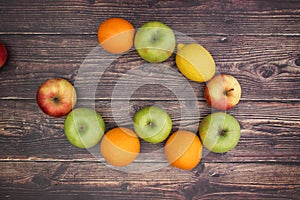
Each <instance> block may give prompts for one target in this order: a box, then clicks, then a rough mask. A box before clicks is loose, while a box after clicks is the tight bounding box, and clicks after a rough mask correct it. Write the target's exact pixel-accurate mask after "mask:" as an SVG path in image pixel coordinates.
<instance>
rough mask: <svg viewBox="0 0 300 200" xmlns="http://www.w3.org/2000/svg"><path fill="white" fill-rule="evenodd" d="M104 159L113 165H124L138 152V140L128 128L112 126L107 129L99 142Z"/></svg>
mask: <svg viewBox="0 0 300 200" xmlns="http://www.w3.org/2000/svg"><path fill="white" fill-rule="evenodd" d="M100 152H101V154H102V156H103V157H104V159H105V160H106V161H107V162H108V163H109V164H111V165H113V166H126V165H129V164H130V163H132V162H133V161H134V160H135V159H136V157H137V156H138V154H139V153H140V141H139V139H138V137H137V135H136V134H135V133H134V132H133V131H132V130H130V129H128V128H114V129H112V130H110V131H108V132H107V133H106V134H105V135H104V137H103V139H102V141H101V144H100Z"/></svg>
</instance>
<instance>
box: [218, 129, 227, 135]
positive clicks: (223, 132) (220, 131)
mask: <svg viewBox="0 0 300 200" xmlns="http://www.w3.org/2000/svg"><path fill="white" fill-rule="evenodd" d="M218 134H219V135H220V136H224V135H225V134H226V131H225V130H221V129H220V130H219V131H218Z"/></svg>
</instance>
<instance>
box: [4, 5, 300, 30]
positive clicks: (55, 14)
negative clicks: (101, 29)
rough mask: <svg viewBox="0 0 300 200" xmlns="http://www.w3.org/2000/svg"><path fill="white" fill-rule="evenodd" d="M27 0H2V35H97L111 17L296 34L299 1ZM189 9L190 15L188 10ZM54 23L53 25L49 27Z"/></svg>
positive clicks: (189, 26) (139, 22) (175, 25)
mask: <svg viewBox="0 0 300 200" xmlns="http://www.w3.org/2000/svg"><path fill="white" fill-rule="evenodd" d="M90 2H91V1H88V0H86V1H80V2H73V1H72V2H71V1H51V2H46V3H45V2H44V1H42V0H40V1H31V2H30V6H28V2H20V1H17V0H11V1H1V2H0V18H1V19H2V20H1V30H0V32H1V34H24V33H25V34H95V33H96V32H97V28H98V26H99V24H100V23H101V22H102V21H103V20H105V19H107V18H109V17H123V18H126V19H128V20H129V21H131V22H132V23H133V25H134V26H135V27H140V26H141V25H142V24H143V23H145V22H148V21H157V20H158V21H163V22H164V23H166V24H169V25H170V26H171V28H173V29H174V30H177V31H180V32H184V33H196V34H205V35H206V34H214V35H216V34H229V35H240V34H242V35H245V34H246V35H257V34H262V35H264V34H268V35H278V34H279V35H289V34H296V35H297V34H299V31H300V30H299V7H300V4H299V1H295V0H289V1H284V2H282V1H278V0H276V1H272V2H270V1H267V0H263V1H254V0H251V1H217V0H213V1H198V0H192V1H188V2H186V1H148V0H143V1H138V2H128V1H125V0H121V1H111V0H110V1H92V2H93V4H91V3H90ZM187 13H188V14H187ZM53 27H55V28H53Z"/></svg>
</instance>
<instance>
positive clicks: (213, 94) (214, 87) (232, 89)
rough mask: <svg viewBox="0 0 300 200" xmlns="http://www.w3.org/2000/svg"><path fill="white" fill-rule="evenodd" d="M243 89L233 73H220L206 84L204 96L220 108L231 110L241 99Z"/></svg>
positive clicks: (213, 105) (214, 106) (208, 101)
mask: <svg viewBox="0 0 300 200" xmlns="http://www.w3.org/2000/svg"><path fill="white" fill-rule="evenodd" d="M241 94H242V89H241V86H240V84H239V82H238V81H237V79H236V78H234V77H233V76H231V75H228V74H220V75H217V76H215V77H213V78H212V79H211V80H210V81H209V82H208V83H207V85H206V88H205V92H204V96H205V98H206V101H207V103H208V104H209V105H210V106H211V107H213V108H215V109H218V110H229V109H230V108H232V107H234V106H235V105H236V104H238V102H239V101H240V98H241Z"/></svg>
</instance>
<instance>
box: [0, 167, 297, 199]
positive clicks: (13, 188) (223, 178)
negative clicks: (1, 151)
mask: <svg viewBox="0 0 300 200" xmlns="http://www.w3.org/2000/svg"><path fill="white" fill-rule="evenodd" d="M0 169H1V170H0V183H1V184H0V188H1V190H0V191H1V192H0V197H1V199H4V198H12V199H23V198H34V197H39V198H43V199H53V198H55V199H57V198H58V199H74V198H85V199H86V198H97V199H110V198H113V199H132V198H135V199H153V198H155V199H220V198H221V199H296V198H297V197H298V195H299V189H300V180H299V178H298V177H299V176H300V171H299V166H298V165H285V164H264V163H261V164H256V163H249V164H245V163H205V164H199V165H198V166H197V167H196V168H195V169H194V170H192V171H183V170H179V169H175V168H173V167H170V166H168V167H165V168H162V169H160V170H156V171H153V172H147V173H130V174H129V173H124V172H123V171H118V170H113V169H111V168H109V167H106V166H104V165H102V164H100V163H93V162H92V163H89V162H79V163H76V162H75V163H74V162H72V163H69V162H17V163H15V162H0ZM129 177H130V178H129Z"/></svg>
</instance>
